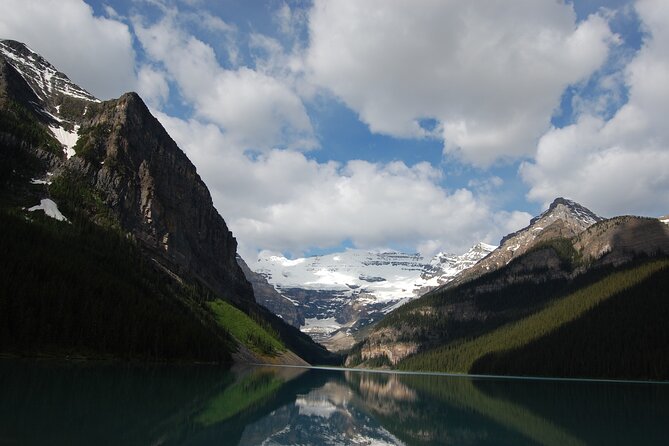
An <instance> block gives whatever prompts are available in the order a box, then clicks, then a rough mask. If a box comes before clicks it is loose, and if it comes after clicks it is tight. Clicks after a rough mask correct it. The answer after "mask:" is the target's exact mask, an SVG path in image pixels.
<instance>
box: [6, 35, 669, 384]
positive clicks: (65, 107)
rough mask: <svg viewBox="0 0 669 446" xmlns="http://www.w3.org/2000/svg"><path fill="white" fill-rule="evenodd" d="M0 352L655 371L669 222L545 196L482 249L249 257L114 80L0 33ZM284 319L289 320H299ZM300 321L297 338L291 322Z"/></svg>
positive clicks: (662, 340) (553, 371)
mask: <svg viewBox="0 0 669 446" xmlns="http://www.w3.org/2000/svg"><path fill="white" fill-rule="evenodd" d="M0 227H1V228H2V231H0V252H2V253H3V256H0V271H2V273H1V274H2V279H3V287H1V288H0V354H2V355H8V354H9V355H18V356H48V357H58V358H63V357H82V358H114V359H119V358H120V359H133V360H134V359H140V360H158V361H206V362H222V363H228V364H229V363H231V362H253V363H258V362H266V363H280V364H293V365H304V364H306V363H307V362H308V363H312V364H339V363H341V361H342V356H341V355H338V354H334V353H332V352H330V351H328V350H327V349H326V348H325V347H324V346H323V345H321V344H319V343H317V342H314V340H313V339H312V337H313V338H314V339H316V340H318V341H321V342H323V343H324V344H325V345H326V346H327V347H328V348H330V349H331V350H333V351H334V350H337V351H344V352H345V354H346V360H345V361H346V365H348V366H351V367H371V368H378V367H381V368H393V369H404V370H423V371H445V372H451V373H453V372H455V373H474V374H502V375H516V376H521V375H532V376H551V377H555V376H560V377H578V378H583V377H588V378H624V379H663V380H666V379H669V355H667V354H666V353H667V351H666V346H667V345H669V326H668V325H667V324H666V321H667V319H669V301H667V299H666V290H667V289H669V218H668V217H660V218H659V219H658V218H649V217H638V216H618V217H613V218H603V217H600V216H598V215H596V214H595V213H593V212H591V211H590V210H588V209H587V208H586V207H584V206H582V205H581V204H579V203H576V202H574V201H572V200H569V199H565V198H557V199H556V200H555V201H553V203H551V204H550V206H549V207H548V209H547V210H546V211H545V212H543V213H542V214H540V215H538V216H537V217H535V218H533V219H532V220H531V222H530V224H529V225H528V226H527V227H525V228H523V229H521V230H519V231H516V232H514V233H512V234H509V235H507V236H505V237H504V238H503V239H502V240H501V241H500V244H499V246H498V247H494V246H490V245H485V244H481V243H480V244H477V245H476V246H474V247H473V248H472V249H471V250H470V251H469V252H467V253H465V254H463V255H447V254H443V253H441V254H438V255H437V256H435V257H433V258H430V259H428V258H424V257H422V256H421V255H419V254H406V253H401V252H396V251H365V250H357V249H350V250H347V251H344V252H341V253H335V254H329V255H324V256H315V257H308V258H300V259H287V258H285V257H283V256H279V255H269V254H267V255H265V254H263V255H261V256H260V257H259V259H258V261H257V262H253V263H252V264H250V265H247V264H246V263H245V262H244V260H242V259H241V258H240V257H239V256H238V255H237V242H236V240H235V238H234V236H233V234H232V233H231V232H230V230H229V229H228V227H227V225H226V223H225V221H224V219H223V218H222V217H221V216H220V215H219V213H218V212H217V211H216V209H215V208H214V206H213V203H212V199H211V195H210V193H209V190H208V189H207V187H206V185H205V184H204V182H203V181H202V180H201V178H200V176H199V175H198V173H197V170H196V168H195V166H194V165H193V164H192V163H191V162H190V161H189V160H188V158H187V157H186V155H185V154H184V153H183V152H182V151H181V149H180V148H179V147H178V146H177V144H176V143H175V142H174V140H173V139H172V138H171V137H170V136H169V134H167V132H166V131H165V129H164V128H163V127H162V125H161V124H160V123H159V122H158V120H157V119H156V118H155V117H154V116H152V115H151V113H150V111H149V109H148V108H147V107H146V105H145V104H144V102H143V101H142V99H141V98H140V97H139V96H138V95H137V94H135V93H126V94H124V95H122V96H121V97H120V98H118V99H114V100H109V101H100V100H98V99H97V98H95V97H94V96H93V95H91V94H90V93H88V92H87V91H85V90H84V89H83V88H81V87H79V86H77V85H75V84H74V83H73V82H71V81H70V80H69V78H68V77H67V76H66V75H65V74H63V73H61V72H59V71H58V70H57V69H56V68H55V67H53V66H52V65H51V64H50V63H49V62H48V61H46V60H45V59H44V58H42V57H41V56H40V55H38V54H37V53H35V52H34V51H32V50H30V49H29V48H28V47H26V46H25V45H24V44H22V43H19V42H16V41H12V40H2V41H0ZM300 330H301V331H300ZM307 334H309V335H310V336H311V337H310V336H309V335H307Z"/></svg>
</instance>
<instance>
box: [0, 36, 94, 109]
mask: <svg viewBox="0 0 669 446" xmlns="http://www.w3.org/2000/svg"><path fill="white" fill-rule="evenodd" d="M0 53H1V54H2V55H3V56H5V57H6V58H7V59H9V60H11V64H12V66H13V67H14V68H15V69H16V71H18V72H19V73H20V74H21V76H22V77H23V79H25V81H26V82H27V83H28V85H30V88H31V89H32V90H33V92H34V93H35V95H36V96H37V97H38V98H39V99H40V100H41V101H42V102H44V103H46V104H47V105H52V104H51V102H53V99H54V98H55V97H56V96H58V95H65V96H70V97H73V98H76V99H83V100H86V101H91V102H100V101H99V100H98V99H96V98H95V96H93V95H92V94H90V93H89V92H87V91H86V90H84V89H83V88H81V87H79V86H78V85H76V84H75V83H74V82H72V81H71V80H70V79H69V78H68V77H67V76H66V75H65V74H63V73H61V72H60V71H58V70H57V69H56V68H55V67H54V66H53V65H51V64H50V63H49V62H48V61H47V60H46V59H44V58H43V57H42V56H40V55H39V54H37V53H36V52H34V51H33V50H31V49H30V48H29V47H28V46H27V45H25V44H23V43H20V42H16V41H14V40H0Z"/></svg>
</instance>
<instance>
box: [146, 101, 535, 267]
mask: <svg viewBox="0 0 669 446" xmlns="http://www.w3.org/2000/svg"><path fill="white" fill-rule="evenodd" d="M158 117H159V119H160V121H161V122H162V123H163V125H164V126H165V127H166V128H167V130H168V131H169V133H170V134H171V135H172V136H173V137H174V139H175V140H176V141H177V143H178V144H179V145H180V147H182V148H183V149H184V151H185V152H186V153H187V155H188V157H189V158H190V159H191V160H193V162H194V163H195V165H196V166H198V171H199V173H200V175H201V176H202V177H203V179H204V180H205V182H206V183H207V185H208V186H209V188H210V190H211V191H212V195H213V198H214V203H215V204H216V206H217V208H218V210H219V212H221V214H222V215H223V216H224V218H225V219H226V221H227V222H228V225H229V226H230V228H231V230H232V231H233V233H234V234H235V235H236V236H237V238H238V240H239V241H240V252H241V254H242V256H244V257H245V258H247V260H251V261H252V260H253V259H255V257H256V255H257V252H258V250H259V249H269V250H273V251H282V252H290V253H292V254H295V255H299V254H302V253H303V252H304V251H306V250H308V249H310V248H316V247H321V248H328V247H332V246H337V245H339V244H340V243H342V242H343V241H350V242H352V243H353V244H354V245H355V246H357V247H365V248H373V247H380V246H404V247H407V249H418V250H421V251H422V252H424V253H425V254H433V253H434V251H435V250H444V249H445V250H448V251H453V252H464V250H466V249H467V248H468V247H469V246H471V245H472V244H473V243H475V242H477V241H481V240H483V241H486V242H489V243H497V242H498V241H499V239H500V237H501V236H503V235H504V234H506V233H507V232H509V231H511V230H517V229H518V228H520V227H522V226H524V225H526V224H527V221H529V215H527V214H524V213H515V212H512V213H510V212H503V211H499V212H498V211H495V210H494V207H493V206H492V205H491V203H490V202H488V201H487V200H485V199H483V198H482V197H481V196H478V195H476V194H474V193H472V192H471V191H469V190H467V189H457V190H454V191H446V190H444V189H443V188H442V187H441V186H440V185H439V181H440V180H441V172H440V171H438V170H436V169H435V168H434V167H432V166H431V165H430V164H428V163H418V164H415V165H413V166H408V165H406V164H405V163H403V162H398V161H396V162H391V163H386V164H381V163H370V162H367V161H356V160H353V161H349V162H347V163H344V164H340V163H335V162H328V163H318V162H316V161H314V160H310V159H309V158H307V157H306V156H305V154H303V153H301V152H296V151H291V150H271V151H268V152H266V153H264V154H262V155H261V156H258V157H254V158H250V157H248V156H247V155H245V154H244V153H243V151H242V150H239V149H235V146H234V144H231V141H230V140H229V139H228V138H227V136H226V134H225V133H224V132H222V131H221V130H220V129H219V127H218V126H216V125H213V124H210V123H209V124H206V123H201V122H199V121H197V120H188V121H186V120H181V119H178V118H174V117H169V116H167V115H165V114H161V113H158Z"/></svg>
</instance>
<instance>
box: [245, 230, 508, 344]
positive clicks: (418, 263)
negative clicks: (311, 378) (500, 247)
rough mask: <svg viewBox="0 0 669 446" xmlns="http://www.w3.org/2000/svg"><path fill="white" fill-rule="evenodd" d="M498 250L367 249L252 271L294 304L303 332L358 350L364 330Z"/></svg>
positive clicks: (275, 261) (269, 258) (279, 261)
mask: <svg viewBox="0 0 669 446" xmlns="http://www.w3.org/2000/svg"><path fill="white" fill-rule="evenodd" d="M494 249H495V246H491V245H487V244H485V243H478V244H477V245H475V246H474V247H472V248H471V249H470V250H469V251H468V252H467V253H465V254H463V255H454V254H445V253H439V254H437V255H436V256H434V257H433V258H425V257H423V256H422V255H420V254H406V253H401V252H397V251H366V250H361V249H348V250H346V251H344V252H339V253H334V254H329V255H323V256H314V257H307V258H299V259H287V258H286V257H283V256H278V255H270V254H261V255H260V256H259V258H258V261H257V262H255V263H253V264H252V265H249V266H250V267H251V268H252V269H253V271H254V272H256V273H258V274H260V275H261V276H263V277H264V278H265V279H266V280H267V282H269V283H270V284H271V285H272V286H274V288H275V289H276V290H277V291H278V292H279V293H280V294H281V295H282V296H283V297H284V298H287V299H289V300H290V301H292V302H293V304H294V305H295V306H296V307H297V309H298V311H299V313H300V314H301V316H302V320H304V323H303V324H302V325H301V326H300V329H301V330H302V331H303V332H305V333H307V334H309V335H311V336H312V337H314V338H315V339H317V340H318V341H320V342H323V343H324V344H325V345H327V346H329V347H331V348H333V349H335V348H338V347H341V348H344V347H347V346H350V345H352V343H353V342H354V335H355V333H356V332H357V331H358V330H359V329H360V328H362V327H364V326H366V325H368V324H370V323H372V322H374V321H376V320H378V319H379V318H380V317H381V316H382V315H383V314H384V313H387V312H388V311H390V310H392V309H394V308H396V307H397V306H399V305H401V304H403V303H405V302H407V301H409V300H411V299H414V298H416V297H418V296H420V295H422V294H424V293H425V292H427V291H429V290H430V289H432V288H435V287H437V286H440V285H442V284H444V283H447V282H448V281H450V280H452V278H453V277H455V276H456V275H457V274H458V273H460V272H461V271H463V270H465V269H467V268H469V267H471V266H472V265H474V264H475V263H476V262H478V261H479V260H481V259H482V258H483V257H485V256H486V255H488V254H489V253H490V252H491V251H492V250H494Z"/></svg>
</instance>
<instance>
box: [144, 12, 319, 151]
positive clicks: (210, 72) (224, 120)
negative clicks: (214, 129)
mask: <svg viewBox="0 0 669 446" xmlns="http://www.w3.org/2000/svg"><path fill="white" fill-rule="evenodd" d="M133 25H134V30H135V33H136V35H137V37H138V39H139V41H140V42H141V44H142V46H143V47H144V49H145V51H146V52H147V54H148V55H149V57H150V58H151V59H152V60H153V61H154V62H156V63H160V64H162V65H163V66H164V67H165V70H166V72H167V73H168V74H169V76H170V77H171V78H172V79H173V80H174V81H175V82H176V84H177V85H178V87H179V89H180V93H181V95H182V96H183V97H184V98H185V99H186V100H187V101H188V102H190V103H191V104H192V105H193V108H194V111H195V114H196V116H197V117H198V118H201V119H203V120H206V121H208V122H211V123H215V124H217V125H219V126H221V127H222V128H223V129H224V130H225V133H226V137H227V138H228V139H229V140H231V141H233V142H234V143H235V144H236V145H240V146H244V147H246V148H248V149H253V150H257V151H264V150H269V149H272V148H274V147H286V148H299V149H312V148H314V147H316V146H317V141H316V139H315V137H314V133H313V128H312V126H311V121H310V119H309V116H308V115H307V112H306V109H305V107H304V105H303V103H302V101H301V99H300V98H299V96H298V95H297V94H296V93H295V92H294V91H293V90H292V89H291V88H290V87H289V86H288V85H286V84H285V83H284V82H282V81H281V80H280V79H278V78H276V77H273V76H271V75H268V74H266V73H263V72H261V71H257V70H254V69H251V68H248V67H240V68H237V69H235V70H228V69H224V68H223V67H222V66H221V65H220V64H219V62H218V60H217V58H216V54H215V52H214V49H213V48H212V47H211V46H210V45H208V44H206V43H204V42H203V41H201V40H199V39H197V38H195V37H194V36H193V35H192V34H189V33H187V32H186V31H185V30H184V29H183V28H182V26H181V25H180V23H179V22H178V10H177V9H168V10H166V13H165V14H164V16H163V17H162V18H161V19H160V20H159V21H158V22H156V23H153V24H145V23H144V21H143V20H142V18H140V17H135V18H134V19H133Z"/></svg>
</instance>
